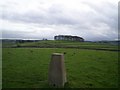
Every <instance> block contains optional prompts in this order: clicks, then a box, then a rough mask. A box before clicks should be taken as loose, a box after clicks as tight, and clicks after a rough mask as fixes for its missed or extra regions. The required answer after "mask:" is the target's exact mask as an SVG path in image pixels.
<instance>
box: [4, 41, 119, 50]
mask: <svg viewBox="0 0 120 90" xmlns="http://www.w3.org/2000/svg"><path fill="white" fill-rule="evenodd" d="M8 45H9V44H8ZM3 46H4V47H12V46H13V47H16V46H19V47H40V48H79V49H105V50H118V46H117V45H111V44H108V43H107V44H106V43H95V42H75V41H54V40H48V41H39V42H26V43H17V44H12V45H9V46H7V45H5V44H3Z"/></svg>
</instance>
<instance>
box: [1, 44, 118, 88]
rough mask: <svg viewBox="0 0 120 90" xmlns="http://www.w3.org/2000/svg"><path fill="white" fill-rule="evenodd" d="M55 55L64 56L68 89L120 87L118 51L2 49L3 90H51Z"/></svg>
mask: <svg viewBox="0 0 120 90" xmlns="http://www.w3.org/2000/svg"><path fill="white" fill-rule="evenodd" d="M66 44H67V43H66ZM66 44H64V46H65V45H66ZM22 45H23V46H25V45H27V44H21V46H22ZM29 45H34V44H29ZM38 45H40V44H39V43H38ZM59 45H60V44H59ZM69 45H70V44H69ZM71 45H72V44H71ZM78 45H79V44H78ZM81 46H82V44H81ZM83 46H84V45H83ZM86 46H87V45H86ZM91 46H92V45H91ZM98 47H100V46H99V45H98ZM104 48H105V47H104ZM109 48H112V49H113V48H114V47H109ZM55 52H57V53H65V55H64V56H65V66H66V72H67V81H68V82H67V83H66V85H65V88H117V87H118V52H117V51H103V50H102V51H101V50H88V49H77V48H3V50H2V70H3V76H2V80H3V82H2V85H3V88H52V87H51V86H49V85H48V82H47V79H48V67H49V62H50V59H51V54H52V53H55Z"/></svg>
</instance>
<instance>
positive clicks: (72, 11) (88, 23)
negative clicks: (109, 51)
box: [0, 0, 119, 40]
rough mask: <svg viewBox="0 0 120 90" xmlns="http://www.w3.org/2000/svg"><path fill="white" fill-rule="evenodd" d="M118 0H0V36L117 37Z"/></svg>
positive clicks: (95, 38)
mask: <svg viewBox="0 0 120 90" xmlns="http://www.w3.org/2000/svg"><path fill="white" fill-rule="evenodd" d="M118 1H119V0H1V2H0V12H2V17H0V21H1V27H0V31H2V38H20V39H43V38H47V39H54V36H55V35H77V36H80V37H83V38H84V39H85V40H116V39H117V38H118Z"/></svg>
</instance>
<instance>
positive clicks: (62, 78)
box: [48, 53, 67, 87]
mask: <svg viewBox="0 0 120 90" xmlns="http://www.w3.org/2000/svg"><path fill="white" fill-rule="evenodd" d="M48 82H49V84H50V85H52V86H55V87H64V84H65V83H66V82H67V80H66V70H65V64H64V55H63V54H60V53H53V54H52V57H51V61H50V65H49V72H48Z"/></svg>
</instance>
